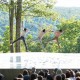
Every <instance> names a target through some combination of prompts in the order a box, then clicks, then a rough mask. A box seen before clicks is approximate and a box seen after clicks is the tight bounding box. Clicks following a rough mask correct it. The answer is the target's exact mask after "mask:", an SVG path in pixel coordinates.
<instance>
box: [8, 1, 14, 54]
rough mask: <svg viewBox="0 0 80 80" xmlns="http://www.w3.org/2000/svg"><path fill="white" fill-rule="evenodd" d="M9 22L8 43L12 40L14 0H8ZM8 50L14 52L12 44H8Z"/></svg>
mask: <svg viewBox="0 0 80 80" xmlns="http://www.w3.org/2000/svg"><path fill="white" fill-rule="evenodd" d="M9 23H10V44H11V43H12V42H13V23H14V0H11V1H10V7H9ZM10 52H11V53H12V52H14V50H13V45H12V46H10Z"/></svg>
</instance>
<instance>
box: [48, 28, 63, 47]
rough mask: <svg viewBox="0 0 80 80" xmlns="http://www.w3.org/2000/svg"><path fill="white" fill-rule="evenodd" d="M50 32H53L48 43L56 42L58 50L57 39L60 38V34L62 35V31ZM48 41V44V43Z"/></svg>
mask: <svg viewBox="0 0 80 80" xmlns="http://www.w3.org/2000/svg"><path fill="white" fill-rule="evenodd" d="M51 32H53V34H52V35H53V38H52V39H51V40H50V41H56V42H57V44H58V47H59V48H60V46H59V41H58V38H59V37H60V36H61V34H62V33H63V31H62V29H60V30H57V31H51ZM50 41H49V42H50Z"/></svg>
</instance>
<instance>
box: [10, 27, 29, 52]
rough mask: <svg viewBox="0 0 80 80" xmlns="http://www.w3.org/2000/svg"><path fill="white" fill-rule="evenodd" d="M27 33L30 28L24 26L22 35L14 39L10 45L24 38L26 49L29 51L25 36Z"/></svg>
mask: <svg viewBox="0 0 80 80" xmlns="http://www.w3.org/2000/svg"><path fill="white" fill-rule="evenodd" d="M27 33H28V29H27V28H23V26H22V33H21V36H20V37H19V38H18V39H16V40H15V41H13V42H12V43H11V44H10V45H13V44H14V43H15V42H17V41H19V40H22V41H23V43H24V45H25V49H26V51H27V49H28V47H27V44H26V41H25V37H26V34H27Z"/></svg>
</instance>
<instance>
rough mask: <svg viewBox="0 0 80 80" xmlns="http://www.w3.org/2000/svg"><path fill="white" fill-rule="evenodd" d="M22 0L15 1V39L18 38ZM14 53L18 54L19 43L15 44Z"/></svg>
mask: <svg viewBox="0 0 80 80" xmlns="http://www.w3.org/2000/svg"><path fill="white" fill-rule="evenodd" d="M21 12H22V0H17V13H16V39H17V38H19V37H20V29H21ZM16 52H20V41H17V42H16Z"/></svg>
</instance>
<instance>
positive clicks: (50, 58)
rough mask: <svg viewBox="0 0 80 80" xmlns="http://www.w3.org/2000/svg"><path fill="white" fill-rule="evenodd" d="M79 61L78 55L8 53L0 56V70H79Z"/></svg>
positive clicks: (79, 55)
mask: <svg viewBox="0 0 80 80" xmlns="http://www.w3.org/2000/svg"><path fill="white" fill-rule="evenodd" d="M79 61H80V54H76V53H73V54H70V53H41V52H26V53H12V54H11V53H7V54H0V69H24V68H27V69H31V68H32V67H35V68H37V69H55V68H61V69H68V68H73V69H76V68H78V69H79V68H80V64H79Z"/></svg>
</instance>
